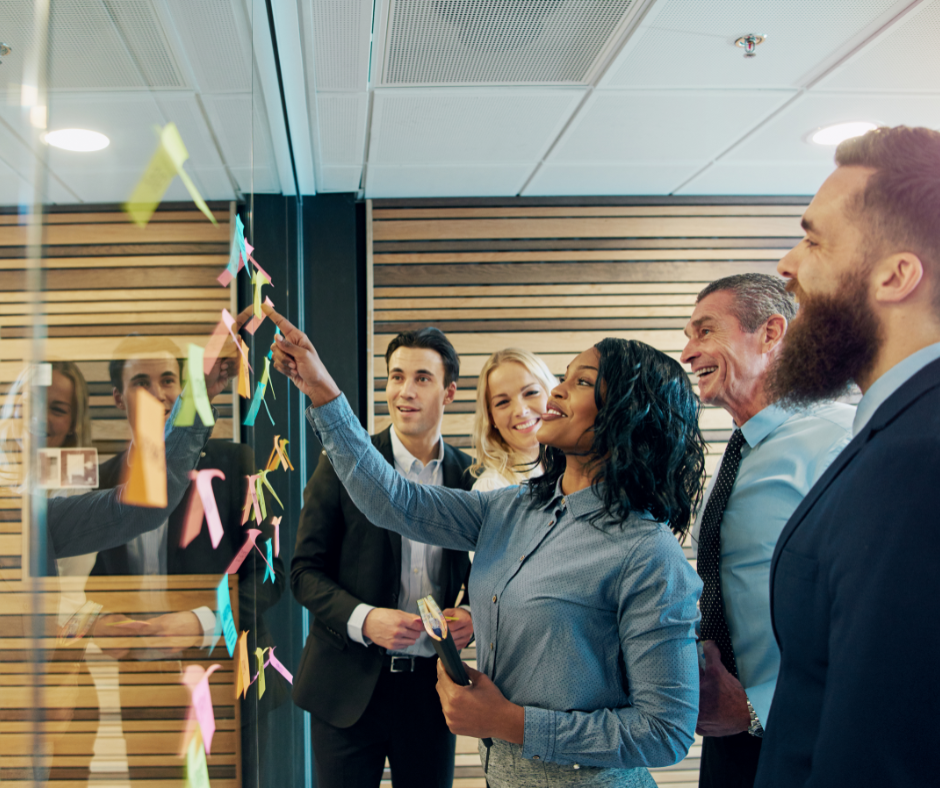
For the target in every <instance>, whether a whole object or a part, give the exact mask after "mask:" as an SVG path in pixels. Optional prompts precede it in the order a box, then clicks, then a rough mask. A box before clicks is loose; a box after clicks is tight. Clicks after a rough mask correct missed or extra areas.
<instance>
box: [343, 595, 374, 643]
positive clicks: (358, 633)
mask: <svg viewBox="0 0 940 788" xmlns="http://www.w3.org/2000/svg"><path fill="white" fill-rule="evenodd" d="M373 610H375V607H374V606H373V605H367V604H366V603H365V602H360V603H359V604H358V605H356V608H355V610H353V612H352V615H351V616H350V617H349V621H347V622H346V634H347V635H348V636H349V639H350V640H354V641H356V643H359V644H360V645H362V646H371V645H372V641H371V640H369V638H367V637H366V636H365V635H363V634H362V625H363V624H365V623H366V616H367V615H369V613H370V612H372V611H373Z"/></svg>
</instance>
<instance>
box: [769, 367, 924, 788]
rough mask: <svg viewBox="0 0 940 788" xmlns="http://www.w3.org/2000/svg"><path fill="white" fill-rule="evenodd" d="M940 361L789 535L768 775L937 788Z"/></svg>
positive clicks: (825, 480)
mask: <svg viewBox="0 0 940 788" xmlns="http://www.w3.org/2000/svg"><path fill="white" fill-rule="evenodd" d="M938 482H940V361H935V362H933V363H931V364H929V365H927V366H926V367H925V368H924V369H922V370H921V371H920V372H918V373H917V374H916V375H914V377H912V378H911V379H910V380H909V381H907V382H906V383H905V384H904V385H903V386H901V388H899V389H898V390H897V391H896V392H894V394H892V395H891V396H890V397H889V398H888V399H887V400H886V401H885V402H884V403H883V404H882V405H881V407H880V408H878V410H877V411H876V412H875V414H874V415H873V416H872V418H871V420H870V421H869V422H868V424H867V425H866V426H865V427H864V428H863V429H862V431H861V432H860V433H859V434H858V435H857V436H856V437H855V439H854V440H853V441H852V442H851V443H850V444H849V445H848V446H847V447H846V448H845V450H844V451H843V452H842V454H841V455H840V456H839V457H837V458H836V460H835V462H833V464H832V465H831V466H830V468H829V470H828V471H827V472H826V473H825V474H824V475H823V476H822V478H821V479H820V480H819V481H818V482H817V483H816V485H815V486H814V487H813V488H812V490H810V492H809V494H808V495H807V496H806V498H805V499H804V500H803V503H802V504H801V505H800V506H799V507H798V508H797V510H796V511H795V512H794V513H793V516H792V517H791V518H790V520H789V522H788V523H787V525H786V527H785V528H784V530H783V532H782V533H781V535H780V540H779V541H778V542H777V547H776V550H775V551H774V557H773V560H772V563H771V573H770V589H771V596H770V605H771V616H772V620H773V626H774V633H775V635H776V637H777V641H778V643H779V644H780V655H781V660H780V674H779V677H778V679H777V688H776V692H775V694H774V700H773V704H772V706H771V709H770V715H769V718H768V719H767V721H766V735H765V737H764V742H763V746H762V751H761V757H760V764H759V768H758V775H757V782H756V785H757V786H760V788H770V786H787V788H789V787H790V786H826V788H828V787H829V786H842V785H885V786H887V785H898V786H901V785H903V786H920V785H935V784H936V765H935V760H936V756H935V754H934V750H935V747H936V743H935V739H936V730H937V724H936V710H937V708H940V681H938V680H937V676H936V670H937V664H938V659H940V626H938V625H937V621H936V616H935V615H934V613H933V600H934V598H935V597H936V590H937V583H938V581H940V557H938V554H937V550H936V548H935V546H934V545H933V539H934V536H935V534H936V532H937V523H938V514H937V504H936V499H935V498H934V495H935V494H936V490H937V488H938V486H940V484H938Z"/></svg>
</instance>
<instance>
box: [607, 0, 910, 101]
mask: <svg viewBox="0 0 940 788" xmlns="http://www.w3.org/2000/svg"><path fill="white" fill-rule="evenodd" d="M909 2H910V0H660V2H658V3H657V4H656V5H655V6H654V7H653V9H652V11H651V12H650V13H649V14H648V15H647V17H646V18H645V19H644V20H643V22H642V23H641V25H640V26H639V27H638V29H637V30H636V32H634V34H633V35H632V36H631V39H630V41H629V42H628V43H627V45H626V46H625V47H624V49H623V50H622V51H621V53H620V54H619V55H618V57H617V59H616V60H615V61H614V63H613V64H612V65H611V67H610V68H609V69H608V71H607V75H606V76H605V78H604V79H603V80H602V81H601V84H600V87H601V88H618V87H619V88H628V87H629V88H676V87H696V86H698V87H707V88H764V89H766V88H795V87H800V86H801V85H802V84H804V82H805V79H806V78H807V75H809V74H811V73H813V72H816V71H818V70H819V69H820V68H824V67H825V66H826V65H828V64H831V63H833V62H835V60H836V59H837V58H838V56H840V55H841V54H844V53H846V52H847V51H849V50H850V49H851V47H852V46H855V45H857V44H858V43H860V42H861V41H862V40H864V38H865V37H866V36H868V35H870V34H871V33H872V32H874V31H875V30H876V29H877V28H878V27H879V26H880V25H882V24H884V23H885V22H886V21H888V20H889V19H890V18H891V17H892V16H893V15H895V14H897V13H898V12H900V11H901V9H903V8H904V7H905V6H906V5H908V4H909ZM749 33H754V34H758V35H765V36H767V40H766V41H765V42H764V43H763V44H761V45H760V46H759V47H758V49H757V56H756V57H753V58H747V59H745V58H744V52H743V50H742V49H739V48H738V47H736V46H735V45H734V41H735V39H736V38H738V37H740V36H743V35H747V34H749Z"/></svg>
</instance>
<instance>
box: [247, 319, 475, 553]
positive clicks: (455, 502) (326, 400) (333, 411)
mask: <svg viewBox="0 0 940 788" xmlns="http://www.w3.org/2000/svg"><path fill="white" fill-rule="evenodd" d="M265 312H266V313H267V315H268V316H269V317H270V318H271V320H273V321H274V323H275V324H276V325H277V326H278V328H280V329H281V334H282V336H281V337H277V338H276V342H275V344H274V345H272V350H273V351H274V355H273V365H274V368H275V369H276V370H278V371H279V372H283V373H284V374H285V375H287V376H288V377H289V378H290V379H291V380H292V381H293V382H294V385H296V386H297V388H299V389H300V390H301V391H302V392H303V393H304V394H306V395H307V396H308V397H309V398H310V402H311V407H310V408H309V409H308V410H307V420H308V421H309V422H310V425H311V427H313V429H314V430H315V431H316V433H317V437H318V438H319V439H320V442H321V443H322V444H323V448H324V449H325V450H326V453H327V456H328V457H329V458H330V462H331V463H332V466H333V470H334V471H335V472H336V475H337V476H338V477H339V480H340V481H341V482H342V483H343V486H344V487H345V488H346V491H347V492H348V493H349V497H350V498H352V501H353V503H355V504H356V506H357V507H358V508H359V510H360V511H361V512H362V513H363V514H364V515H365V516H366V517H368V518H369V520H370V521H371V522H373V523H375V525H377V526H379V527H381V528H387V529H389V530H391V531H396V532H397V533H400V534H403V535H405V536H407V537H409V538H410V539H415V540H417V541H419V542H425V543H427V544H434V545H440V546H441V547H448V548H450V549H452V550H474V549H476V544H477V539H478V537H479V534H480V529H481V527H482V525H483V519H484V515H485V512H486V498H485V496H483V495H481V494H479V493H473V492H467V491H464V490H454V489H450V488H446V487H432V486H429V485H423V484H417V483H415V482H409V481H407V480H406V479H405V478H404V477H403V476H401V474H399V473H398V472H396V471H395V469H394V468H392V466H391V465H389V464H388V462H386V460H385V458H384V457H382V455H381V454H380V453H379V451H378V450H377V449H376V448H375V447H374V446H373V445H372V441H371V440H370V439H369V435H368V433H367V432H366V431H365V430H364V429H363V428H362V425H360V424H359V420H358V419H357V418H356V417H355V415H354V414H353V412H352V410H351V409H350V407H349V403H347V402H346V398H345V397H341V396H340V393H341V392H340V390H339V387H338V386H337V385H336V383H335V382H334V381H333V378H332V377H330V373H329V372H327V370H326V367H325V366H324V364H323V362H322V361H321V360H320V356H319V355H318V354H317V351H316V349H315V348H314V347H313V344H312V343H311V342H310V340H309V339H308V338H307V336H306V334H304V333H303V332H302V331H300V330H299V329H297V328H295V327H294V326H293V325H292V324H291V323H290V321H289V320H287V319H286V318H284V317H282V316H281V315H279V314H278V313H277V312H276V311H275V310H273V309H271V308H270V307H265Z"/></svg>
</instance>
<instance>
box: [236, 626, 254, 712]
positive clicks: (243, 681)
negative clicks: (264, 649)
mask: <svg viewBox="0 0 940 788" xmlns="http://www.w3.org/2000/svg"><path fill="white" fill-rule="evenodd" d="M235 651H236V655H237V657H238V669H237V671H236V676H235V697H236V698H240V697H243V696H247V695H248V688H249V687H250V686H251V673H250V671H249V669H248V633H247V632H242V633H241V635H239V636H238V645H237V646H236V647H235Z"/></svg>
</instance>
